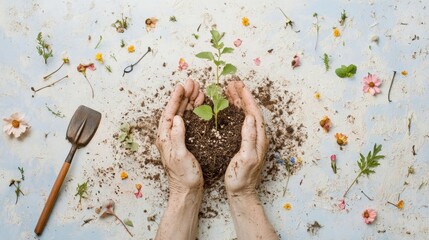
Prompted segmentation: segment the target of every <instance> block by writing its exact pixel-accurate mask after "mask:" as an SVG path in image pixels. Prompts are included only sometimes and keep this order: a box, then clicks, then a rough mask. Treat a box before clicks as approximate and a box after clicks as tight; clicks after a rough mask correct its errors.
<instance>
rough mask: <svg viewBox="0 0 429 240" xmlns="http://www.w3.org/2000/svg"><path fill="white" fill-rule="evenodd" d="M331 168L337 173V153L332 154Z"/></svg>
mask: <svg viewBox="0 0 429 240" xmlns="http://www.w3.org/2000/svg"><path fill="white" fill-rule="evenodd" d="M331 168H332V170H333V171H334V173H335V174H336V173H337V155H335V154H332V155H331Z"/></svg>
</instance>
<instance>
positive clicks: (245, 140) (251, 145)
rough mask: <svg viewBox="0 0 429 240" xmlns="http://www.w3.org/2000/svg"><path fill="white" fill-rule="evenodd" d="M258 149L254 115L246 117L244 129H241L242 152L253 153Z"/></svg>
mask: <svg viewBox="0 0 429 240" xmlns="http://www.w3.org/2000/svg"><path fill="white" fill-rule="evenodd" d="M255 149H256V127H255V118H254V117H253V116H252V115H246V118H245V119H244V124H243V128H242V129H241V150H242V151H245V152H247V151H252V150H255Z"/></svg>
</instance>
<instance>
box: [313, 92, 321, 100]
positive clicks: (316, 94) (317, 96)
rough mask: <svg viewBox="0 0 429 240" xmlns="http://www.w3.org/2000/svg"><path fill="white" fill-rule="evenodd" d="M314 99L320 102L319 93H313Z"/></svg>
mask: <svg viewBox="0 0 429 240" xmlns="http://www.w3.org/2000/svg"><path fill="white" fill-rule="evenodd" d="M314 97H315V98H316V99H317V100H320V93H319V92H317V93H315V94H314Z"/></svg>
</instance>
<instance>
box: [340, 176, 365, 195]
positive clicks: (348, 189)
mask: <svg viewBox="0 0 429 240" xmlns="http://www.w3.org/2000/svg"><path fill="white" fill-rule="evenodd" d="M360 175H362V172H360V173H359V174H358V175H357V177H356V178H355V180H353V182H352V184H351V185H350V187H349V188H347V191H346V192H345V193H344V195H343V198H345V197H346V195H347V193H348V192H349V191H350V188H352V186H353V185H354V184H355V183H356V181H357V180H358V178H359V177H360Z"/></svg>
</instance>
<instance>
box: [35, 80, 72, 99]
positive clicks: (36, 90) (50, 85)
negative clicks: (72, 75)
mask: <svg viewBox="0 0 429 240" xmlns="http://www.w3.org/2000/svg"><path fill="white" fill-rule="evenodd" d="M68 77H69V75H66V76H64V77H62V78H60V79H59V80H57V81H55V82H53V83H51V84H49V85H46V86H44V87H41V88H39V89H34V87H31V91H33V92H34V94H33V95H32V97H34V96H35V95H36V93H37V92H38V91H40V90H42V89H45V88H48V87H52V86H54V85H55V84H56V83H58V82H60V81H62V80H64V79H66V78H68Z"/></svg>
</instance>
